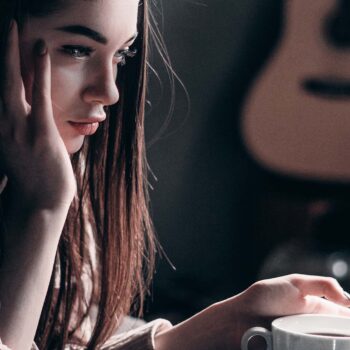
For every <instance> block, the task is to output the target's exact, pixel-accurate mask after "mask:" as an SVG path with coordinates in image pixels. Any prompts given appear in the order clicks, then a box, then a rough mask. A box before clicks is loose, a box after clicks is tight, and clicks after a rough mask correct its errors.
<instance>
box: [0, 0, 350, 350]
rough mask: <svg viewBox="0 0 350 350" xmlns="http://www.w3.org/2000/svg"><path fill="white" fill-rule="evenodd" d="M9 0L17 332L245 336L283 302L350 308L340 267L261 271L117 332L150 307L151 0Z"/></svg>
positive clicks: (220, 343)
mask: <svg viewBox="0 0 350 350" xmlns="http://www.w3.org/2000/svg"><path fill="white" fill-rule="evenodd" d="M0 4H1V11H0V16H1V34H0V35H1V38H2V40H1V43H2V47H1V50H2V51H1V55H0V57H2V62H1V80H0V81H1V101H0V160H1V162H0V167H1V170H2V172H3V174H6V177H4V180H3V186H2V187H3V192H2V195H1V207H2V211H1V215H2V220H1V222H2V227H1V269H0V280H1V284H0V301H1V308H0V315H1V317H0V338H1V340H2V342H3V343H4V344H6V346H8V347H9V348H11V349H16V350H17V349H21V350H22V349H24V350H25V349H30V348H31V346H32V345H33V348H36V345H37V346H38V348H39V349H64V348H66V349H83V348H84V349H85V348H87V349H97V348H101V347H102V348H104V349H124V350H126V349H157V350H163V349H167V350H172V349H177V350H178V349H183V350H185V349H196V350H197V349H216V350H218V349H219V350H220V349H232V348H233V349H238V348H239V342H240V338H241V336H242V334H243V332H244V331H245V330H246V329H247V328H249V327H250V326H252V325H257V324H260V325H264V324H267V323H268V322H269V321H270V320H271V318H273V317H276V316H280V315H284V314H291V313H303V312H327V313H338V314H343V315H348V316H350V312H349V311H348V309H347V308H346V307H345V306H346V305H349V304H350V303H349V299H348V298H347V296H346V294H344V292H343V290H342V289H341V287H340V286H339V285H338V284H337V283H336V281H334V280H332V279H328V278H320V277H311V276H299V275H291V276H286V277H281V278H277V279H273V280H266V281H261V282H257V283H256V284H254V285H253V286H251V287H250V288H248V289H247V290H246V291H245V292H243V293H241V294H239V295H237V296H235V297H233V298H231V299H228V300H226V301H222V302H220V303H217V304H215V305H212V306H210V307H209V308H207V309H206V310H204V311H202V312H201V313H199V314H198V315H195V316H194V317H193V318H191V319H189V320H187V321H185V322H183V323H181V324H179V325H177V326H175V327H172V326H171V325H170V324H169V322H167V321H165V320H156V321H154V322H153V323H151V324H147V325H145V326H143V327H141V328H138V329H135V330H133V331H130V332H129V333H127V334H120V335H114V333H115V331H116V330H117V329H118V327H119V325H120V324H121V321H122V319H123V317H124V316H125V315H127V314H128V313H129V312H130V311H134V310H135V309H137V308H139V310H142V302H143V295H144V294H145V292H146V291H147V283H148V282H149V278H150V275H151V272H152V267H153V261H154V253H155V243H154V238H153V235H152V225H151V221H150V218H149V215H148V211H147V202H148V199H147V186H146V185H147V181H146V176H145V175H146V171H145V169H146V161H145V149H144V134H143V132H144V127H143V117H144V102H145V81H146V62H147V44H148V31H149V17H148V12H149V10H148V4H147V1H146V0H144V1H141V2H139V1H138V0H103V1H101V0H95V1H86V0H65V1H63V0H46V1H44V0H34V1H33V0H17V1H14V0H11V1H10V0H1V1H0ZM13 19H14V20H13ZM133 56H135V57H133ZM126 61H128V62H126ZM126 63H127V64H126ZM145 269H147V271H148V273H146V277H144V271H145ZM320 296H322V297H325V298H320ZM136 297H138V298H137V299H136ZM33 342H35V344H36V345H35V344H34V343H33ZM3 348H5V346H3Z"/></svg>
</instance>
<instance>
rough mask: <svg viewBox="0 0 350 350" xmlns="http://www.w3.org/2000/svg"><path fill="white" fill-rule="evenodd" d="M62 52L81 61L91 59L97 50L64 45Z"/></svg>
mask: <svg viewBox="0 0 350 350" xmlns="http://www.w3.org/2000/svg"><path fill="white" fill-rule="evenodd" d="M61 51H62V52H63V53H64V54H67V55H69V56H72V57H74V58H78V59H81V58H85V57H89V56H90V55H91V54H92V53H93V52H94V51H95V50H94V49H92V48H91V47H88V46H80V45H64V46H62V48H61Z"/></svg>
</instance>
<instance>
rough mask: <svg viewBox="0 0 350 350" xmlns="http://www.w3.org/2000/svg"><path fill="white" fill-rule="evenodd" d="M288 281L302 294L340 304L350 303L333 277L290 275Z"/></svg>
mask: <svg viewBox="0 0 350 350" xmlns="http://www.w3.org/2000/svg"><path fill="white" fill-rule="evenodd" d="M290 282H291V283H292V284H293V285H294V286H295V287H296V288H298V290H299V292H300V293H301V294H302V295H303V296H307V295H314V296H318V297H324V298H326V299H328V300H332V301H334V302H336V303H339V304H342V305H350V300H349V298H348V296H347V295H346V293H345V292H344V290H343V288H342V287H341V286H340V284H339V283H338V281H337V280H336V279H335V278H331V277H321V276H309V275H292V276H291V277H290Z"/></svg>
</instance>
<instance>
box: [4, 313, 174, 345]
mask: <svg viewBox="0 0 350 350" xmlns="http://www.w3.org/2000/svg"><path fill="white" fill-rule="evenodd" d="M171 327H172V325H171V323H170V322H169V321H166V320H163V319H157V320H154V321H152V322H149V323H146V324H145V325H143V326H141V327H138V328H135V329H133V330H130V331H128V332H125V333H121V334H116V335H114V336H112V337H111V338H109V339H108V341H107V342H106V343H105V344H104V345H103V347H102V348H101V350H154V346H155V343H154V338H155V335H156V334H157V333H158V332H161V331H164V330H167V329H170V328H171ZM0 350H1V349H0Z"/></svg>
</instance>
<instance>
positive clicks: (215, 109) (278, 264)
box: [145, 0, 350, 323]
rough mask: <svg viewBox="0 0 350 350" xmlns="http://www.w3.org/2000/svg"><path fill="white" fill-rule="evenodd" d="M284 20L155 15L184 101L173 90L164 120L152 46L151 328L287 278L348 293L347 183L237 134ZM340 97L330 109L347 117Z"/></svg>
mask: <svg viewBox="0 0 350 350" xmlns="http://www.w3.org/2000/svg"><path fill="white" fill-rule="evenodd" d="M290 2H291V3H292V2H298V3H299V4H303V3H304V4H305V3H310V4H312V3H313V5H316V6H317V4H318V3H319V4H321V3H324V5H325V6H326V5H327V6H328V5H329V6H330V5H332V13H333V14H334V13H335V7H336V6H340V3H342V5H344V4H345V3H349V1H335V0H320V1H319V2H315V1H313V0H308V1H306V2H305V1H303V0H293V1H290ZM326 3H327V4H326ZM301 6H304V5H301ZM344 6H345V5H344ZM321 7H322V6H321ZM285 10H286V9H285V2H283V1H281V0H264V1H260V0H176V1H162V2H157V6H156V7H155V8H154V15H155V18H156V20H157V23H158V27H159V29H160V30H161V31H162V33H163V37H164V40H165V43H166V46H167V49H168V51H169V56H170V58H171V61H172V66H173V68H174V70H175V72H176V73H177V74H178V76H179V77H180V79H181V81H182V83H183V84H184V86H185V88H186V90H187V93H188V95H187V93H186V90H185V89H184V88H183V87H182V86H181V84H180V83H179V82H178V81H175V88H174V92H175V104H174V110H173V111H172V113H171V118H170V119H169V120H168V121H166V120H167V115H168V114H169V108H170V107H169V106H170V100H171V98H170V94H171V93H170V91H171V89H170V85H171V82H169V79H168V75H167V72H166V69H165V68H164V66H163V65H162V63H161V61H160V59H159V56H158V55H157V54H156V52H155V50H154V48H152V59H151V64H152V67H154V69H155V70H156V71H157V72H158V74H159V79H158V78H157V76H156V75H155V74H151V75H150V94H149V101H150V105H149V107H148V112H147V125H146V134H147V145H148V161H149V165H150V168H151V170H152V172H153V174H154V177H152V176H151V177H150V183H151V185H152V187H153V190H152V191H151V211H152V215H153V218H154V224H155V229H156V232H157V236H158V238H159V241H160V243H161V245H162V247H163V249H164V252H165V254H166V256H167V258H166V257H165V256H164V254H163V258H161V259H158V263H157V271H156V274H155V278H154V282H153V284H152V290H151V293H152V295H151V297H150V298H149V300H148V303H147V307H146V310H145V311H146V318H147V319H153V318H155V317H159V316H161V317H165V318H168V319H170V320H171V321H172V322H174V323H176V322H178V321H181V320H183V319H184V318H186V317H188V316H190V315H192V314H193V313H195V312H197V311H199V310H200V309H202V308H204V307H206V306H208V305H209V304H211V303H213V302H215V301H218V300H220V299H223V298H227V297H230V296H232V295H234V294H236V293H238V292H240V291H242V290H243V289H245V288H246V287H248V286H249V285H250V284H251V283H253V282H254V281H255V280H257V279H259V278H265V277H272V276H277V275H280V274H285V273H290V272H303V273H317V274H324V275H333V276H335V277H337V278H338V279H339V281H340V282H341V283H342V284H343V285H345V287H346V286H350V283H349V282H350V281H348V279H349V275H350V271H348V270H349V269H350V265H348V262H350V255H349V254H348V247H350V245H349V241H350V238H349V230H348V227H349V226H350V225H349V220H348V218H349V210H348V209H350V208H349V207H350V204H349V203H348V192H349V190H348V177H346V176H345V179H344V178H343V179H341V180H339V178H337V177H336V176H333V175H334V174H330V177H329V178H327V176H325V175H324V173H322V174H321V175H322V176H320V177H319V176H317V171H318V170H319V169H316V171H315V173H313V172H310V171H309V172H306V173H303V172H302V171H301V172H300V171H299V172H298V169H297V171H294V169H293V168H288V167H287V170H286V169H284V168H283V169H282V168H279V167H278V166H277V167H271V166H270V163H269V162H268V161H266V162H265V161H264V159H259V157H256V152H254V151H251V149H250V147H249V145H247V141H246V139H245V137H246V136H245V134H244V132H243V131H242V118H244V112H243V111H244V106H245V104H246V103H247V99H248V97H249V93H250V91H251V88H252V84H253V82H255V79H256V77H257V76H259V75H260V74H261V72H262V69H263V68H264V67H265V65H266V64H267V62H269V61H268V60H269V59H270V58H271V55H272V53H273V52H274V50H276V47H277V45H278V44H279V43H280V42H281V41H282V40H283V34H285V30H284V29H285V27H284V25H285V20H286V18H287V15H286V12H285ZM338 10H339V9H338ZM310 11H312V12H313V13H315V12H314V9H310ZM306 12H307V11H306ZM328 12H329V11H328ZM338 12H342V11H338ZM316 13H317V11H316ZM349 14H350V12H349ZM320 15H322V16H323V14H321V13H320ZM347 23H350V21H347ZM305 30H306V29H305ZM344 30H345V31H346V28H345V29H344ZM299 35H300V33H299ZM306 44H307V43H306ZM342 49H344V48H342ZM346 49H347V48H346ZM337 50H338V49H337ZM299 53H300V52H299ZM342 59H344V57H343V56H342ZM347 62H349V61H347ZM298 64H300V62H299V61H298ZM338 66H339V65H338ZM344 74H345V73H344ZM349 77H350V74H349ZM327 93H328V94H329V91H328V92H327ZM343 93H344V91H343ZM345 95H346V94H345ZM328 97H329V96H328ZM328 97H327V98H328ZM346 99H347V96H343V95H342V96H340V93H339V96H336V97H335V98H334V96H333V100H332V101H333V102H334V100H336V101H338V100H341V101H342V103H343V107H344V108H345V109H347V111H350V109H348V108H347V104H346V103H347V100H346ZM327 101H328V100H327ZM333 102H332V103H333ZM164 123H166V128H164ZM291 129H292V128H291ZM291 132H296V133H297V132H299V131H296V130H294V131H293V130H291ZM349 132H350V128H349ZM298 135H299V134H298ZM336 139H338V138H337V137H336ZM277 148H279V147H277ZM281 148H283V145H281ZM344 149H345V147H344ZM298 152H299V153H302V151H298ZM340 153H341V152H340ZM347 157H348V155H347V152H345V153H344V154H342V155H341V159H340V160H339V164H340V163H341V164H344V163H346V160H347ZM291 158H292V159H293V156H292V157H291ZM321 158H322V157H321ZM306 162H307V161H306ZM298 164H299V163H298ZM290 169H291V171H290V172H288V171H289V170H290ZM321 170H322V169H321ZM321 172H322V171H321ZM310 174H311V175H310ZM342 174H343V173H342ZM304 175H305V176H304ZM346 175H347V174H346ZM169 260H170V261H171V263H169ZM172 265H174V266H175V268H176V270H175V269H174V268H173V267H172Z"/></svg>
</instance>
